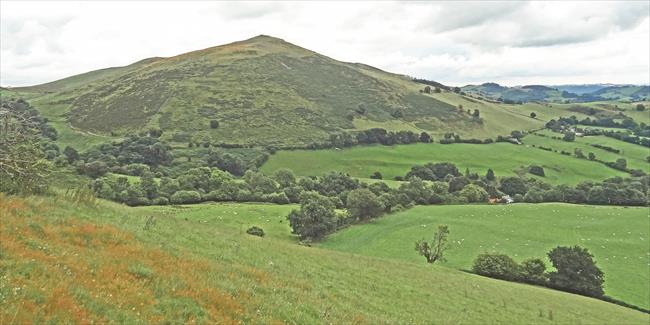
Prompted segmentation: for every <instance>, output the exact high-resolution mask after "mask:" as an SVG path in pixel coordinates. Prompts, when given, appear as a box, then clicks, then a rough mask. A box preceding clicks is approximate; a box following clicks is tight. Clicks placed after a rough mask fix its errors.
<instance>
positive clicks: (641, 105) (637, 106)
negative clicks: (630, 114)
mask: <svg viewBox="0 0 650 325" xmlns="http://www.w3.org/2000/svg"><path fill="white" fill-rule="evenodd" d="M636 110H637V111H639V112H643V111H645V106H643V104H636Z"/></svg>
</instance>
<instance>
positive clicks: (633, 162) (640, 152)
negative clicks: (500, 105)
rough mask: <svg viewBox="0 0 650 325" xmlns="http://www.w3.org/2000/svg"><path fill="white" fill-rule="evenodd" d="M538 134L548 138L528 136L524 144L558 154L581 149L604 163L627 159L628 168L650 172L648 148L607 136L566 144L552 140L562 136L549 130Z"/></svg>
mask: <svg viewBox="0 0 650 325" xmlns="http://www.w3.org/2000/svg"><path fill="white" fill-rule="evenodd" d="M538 133H540V134H544V135H547V137H542V136H537V135H534V134H531V135H527V136H526V137H525V138H524V140H523V142H524V144H526V145H535V146H538V147H539V146H543V147H546V148H551V149H554V150H557V151H558V152H560V151H567V152H570V153H571V154H573V153H574V150H575V149H576V148H579V149H581V150H582V152H583V154H584V155H585V156H587V155H588V154H589V152H593V153H594V154H595V155H596V158H597V159H601V160H604V161H612V162H613V161H616V159H618V158H625V160H627V166H628V168H631V169H640V170H643V171H645V172H646V173H647V172H650V164H648V162H647V160H646V157H648V156H649V155H650V149H648V148H646V147H643V146H640V145H636V144H632V143H628V142H625V141H620V140H617V139H613V138H609V137H606V136H589V137H577V138H576V140H575V141H574V142H566V141H562V140H557V139H553V138H551V137H552V136H556V137H557V136H560V134H559V133H553V132H550V131H547V130H545V131H542V132H538ZM592 144H599V145H603V146H608V147H612V148H614V149H618V150H621V152H620V153H618V154H617V153H613V152H609V151H607V150H603V149H600V148H596V147H593V146H591V145H592Z"/></svg>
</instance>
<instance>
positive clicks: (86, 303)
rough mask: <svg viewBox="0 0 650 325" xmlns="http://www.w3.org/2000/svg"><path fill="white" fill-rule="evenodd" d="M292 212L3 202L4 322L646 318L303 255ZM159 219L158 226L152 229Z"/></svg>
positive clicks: (530, 291)
mask: <svg viewBox="0 0 650 325" xmlns="http://www.w3.org/2000/svg"><path fill="white" fill-rule="evenodd" d="M289 208H290V207H288V206H287V207H275V206H269V205H238V206H234V205H228V204H225V205H195V206H183V207H176V208H171V207H166V208H161V207H148V208H137V209H135V208H127V207H123V206H119V205H116V204H111V203H106V202H103V201H99V202H98V203H95V204H90V205H87V204H85V203H83V202H72V201H70V199H66V198H64V197H61V196H60V195H59V196H55V197H38V198H29V199H17V198H11V197H6V196H0V211H1V212H2V215H3V222H2V223H1V224H0V234H1V235H2V238H3V240H2V259H0V263H1V266H2V267H1V270H2V273H3V276H2V277H0V297H1V299H2V305H3V308H2V310H0V321H2V323H33V322H36V323H43V322H56V323H87V322H91V321H93V322H102V323H129V324H139V323H152V322H154V323H160V322H162V323H188V322H197V323H219V324H235V323H248V324H281V323H289V324H306V323H309V324H318V323H323V324H326V323H338V324H341V323H346V324H399V323H411V324H412V323H416V324H418V323H431V321H432V320H435V322H440V323H444V324H449V323H454V324H475V323H511V324H512V323H536V324H558V323H559V324H568V323H573V324H578V323H601V322H605V323H625V324H646V323H647V321H648V315H647V314H643V313H640V312H637V311H634V310H630V309H626V308H623V307H620V306H616V305H613V304H609V303H605V302H602V301H598V300H594V299H589V298H585V297H581V296H576V295H571V294H566V293H561V292H558V291H552V290H547V289H543V288H538V287H533V286H527V285H522V284H515V283H508V282H503V281H498V280H492V279H488V278H483V277H478V276H474V275H471V274H467V273H464V272H460V271H456V270H453V269H451V268H446V267H440V266H434V267H430V266H426V265H425V264H424V263H410V262H402V261H398V260H391V259H379V258H375V257H365V256H361V255H351V254H349V253H340V252H336V251H331V250H323V249H319V248H309V247H303V246H300V245H297V244H295V243H294V242H293V241H292V240H291V237H290V236H288V233H287V228H286V226H283V225H284V224H280V223H279V220H278V219H279V215H282V214H284V213H285V212H286V211H287V209H289ZM151 215H153V216H155V219H154V220H155V222H154V223H151V224H150V225H149V227H145V225H146V220H147V217H148V216H151ZM221 218H223V219H221ZM226 219H230V220H228V221H225V220H226ZM242 220H243V221H244V223H245V224H246V225H247V224H249V223H250V224H253V223H254V224H258V225H261V226H262V227H263V228H264V229H265V230H267V232H268V236H267V237H265V238H259V237H254V236H250V235H247V234H245V233H242V232H241V229H242ZM266 220H269V221H266ZM276 221H277V223H276ZM453 229H454V228H452V231H453Z"/></svg>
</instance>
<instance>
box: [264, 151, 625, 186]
mask: <svg viewBox="0 0 650 325" xmlns="http://www.w3.org/2000/svg"><path fill="white" fill-rule="evenodd" d="M594 149H595V148H594ZM441 161H449V162H453V163H455V164H456V165H457V166H458V168H459V169H460V170H461V172H464V171H465V169H466V168H469V169H470V171H472V172H477V173H479V174H480V175H485V173H486V171H487V169H488V168H492V169H493V170H494V172H495V173H496V175H497V176H506V175H515V174H516V172H517V170H518V169H521V168H522V167H527V166H529V165H532V164H536V165H540V166H543V167H544V169H545V173H546V177H544V178H543V179H544V181H546V182H548V183H553V184H558V183H566V184H577V183H579V182H581V181H584V180H602V179H605V178H608V177H613V176H626V175H628V174H626V173H623V172H620V171H616V170H614V169H611V168H609V167H606V166H604V165H602V164H599V163H597V162H591V161H587V160H582V159H577V158H574V157H567V156H563V155H559V154H557V153H553V152H546V151H543V150H539V149H536V148H532V147H526V146H523V145H512V144H505V143H495V144H489V145H485V144H452V145H442V144H412V145H396V146H379V145H377V146H362V147H354V148H349V149H343V150H317V151H313V150H311V151H308V150H295V151H278V152H277V153H276V154H274V155H272V156H270V157H269V160H268V161H267V162H266V163H265V164H264V165H262V171H264V172H273V171H275V170H277V169H279V168H289V169H292V170H293V171H294V172H295V173H296V174H297V175H300V176H307V175H321V174H323V173H325V172H328V171H332V170H338V171H342V172H345V173H349V174H350V176H353V177H361V178H364V177H369V176H370V175H371V174H372V173H374V172H375V171H379V172H380V173H381V174H382V175H383V177H384V178H385V179H393V178H394V177H395V176H404V175H405V174H406V173H407V172H408V171H409V170H410V168H411V167H412V166H413V165H416V164H425V163H427V162H441ZM529 176H532V175H529Z"/></svg>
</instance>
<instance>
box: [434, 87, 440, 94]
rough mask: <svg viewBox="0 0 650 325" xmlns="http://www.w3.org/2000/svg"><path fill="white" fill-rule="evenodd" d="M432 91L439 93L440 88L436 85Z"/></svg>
mask: <svg viewBox="0 0 650 325" xmlns="http://www.w3.org/2000/svg"><path fill="white" fill-rule="evenodd" d="M433 92H434V93H436V94H439V93H441V92H442V91H441V90H440V88H438V87H436V88H435V89H433Z"/></svg>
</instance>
